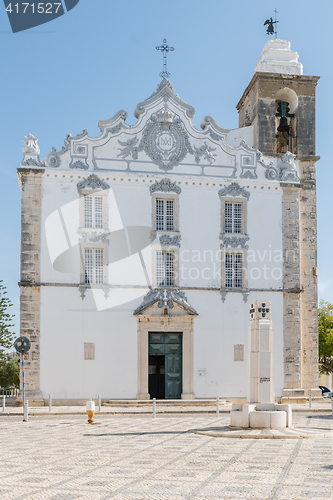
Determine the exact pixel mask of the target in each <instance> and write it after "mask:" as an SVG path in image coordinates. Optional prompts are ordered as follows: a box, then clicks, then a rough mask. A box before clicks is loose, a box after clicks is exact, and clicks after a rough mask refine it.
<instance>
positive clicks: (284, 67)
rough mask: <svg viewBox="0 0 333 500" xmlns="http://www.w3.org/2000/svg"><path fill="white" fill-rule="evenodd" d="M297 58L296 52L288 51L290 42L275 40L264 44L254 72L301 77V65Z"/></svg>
mask: <svg viewBox="0 0 333 500" xmlns="http://www.w3.org/2000/svg"><path fill="white" fill-rule="evenodd" d="M298 57H299V55H298V54H297V52H293V51H292V50H291V49H290V42H288V41H287V40H281V39H280V38H275V39H274V40H269V41H268V42H267V43H266V45H265V47H264V48H263V51H262V53H261V57H260V59H259V61H258V63H257V65H256V67H255V68H254V71H255V72H261V73H282V74H287V75H303V65H302V64H301V63H299V62H298Z"/></svg>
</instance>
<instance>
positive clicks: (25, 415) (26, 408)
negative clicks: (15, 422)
mask: <svg viewBox="0 0 333 500" xmlns="http://www.w3.org/2000/svg"><path fill="white" fill-rule="evenodd" d="M28 420H29V401H28V400H26V402H25V405H24V413H23V422H28Z"/></svg>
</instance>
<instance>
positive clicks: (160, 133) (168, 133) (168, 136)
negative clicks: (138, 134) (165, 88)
mask: <svg viewBox="0 0 333 500" xmlns="http://www.w3.org/2000/svg"><path fill="white" fill-rule="evenodd" d="M165 111H166V110H165ZM159 115H160V113H158V114H154V115H152V116H151V118H150V119H149V120H148V122H147V124H146V127H145V129H144V131H143V134H142V139H141V141H140V144H139V146H138V151H142V150H143V151H145V153H146V154H147V155H148V156H149V158H150V159H151V160H152V161H153V162H154V163H156V164H157V165H158V166H159V167H160V168H161V169H162V170H165V171H168V170H171V169H173V167H174V166H175V165H178V164H179V163H180V162H181V161H182V160H183V159H184V158H185V156H186V155H187V153H192V154H194V152H193V149H192V146H191V144H190V140H189V137H188V134H187V132H186V130H185V127H184V125H183V123H182V122H181V120H180V119H179V118H178V117H175V118H173V120H172V123H169V122H165V121H160V119H159Z"/></svg>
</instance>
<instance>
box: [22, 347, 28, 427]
mask: <svg viewBox="0 0 333 500" xmlns="http://www.w3.org/2000/svg"><path fill="white" fill-rule="evenodd" d="M22 389H23V422H27V421H28V419H26V418H25V381H24V352H23V351H22Z"/></svg>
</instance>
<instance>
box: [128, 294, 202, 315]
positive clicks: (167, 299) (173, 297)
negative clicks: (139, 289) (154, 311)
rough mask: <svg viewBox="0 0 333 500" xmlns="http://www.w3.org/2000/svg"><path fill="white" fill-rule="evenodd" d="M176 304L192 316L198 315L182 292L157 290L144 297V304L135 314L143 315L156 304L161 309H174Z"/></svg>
mask: <svg viewBox="0 0 333 500" xmlns="http://www.w3.org/2000/svg"><path fill="white" fill-rule="evenodd" d="M174 303H176V304H177V305H178V306H180V307H181V308H182V309H184V310H185V311H186V312H187V313H189V314H191V315H197V314H198V313H197V312H196V310H195V309H193V307H191V306H190V304H189V303H188V302H187V298H186V296H185V294H184V292H182V291H181V290H179V289H173V290H172V289H156V288H155V289H153V290H149V292H148V293H147V294H146V295H145V296H144V298H143V302H142V304H141V305H140V306H139V307H137V308H136V309H135V311H134V314H140V313H141V314H142V313H143V312H144V311H145V310H146V309H148V308H149V307H151V306H152V305H154V304H157V307H159V308H160V309H161V308H162V307H169V308H170V309H172V308H173V307H174Z"/></svg>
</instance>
